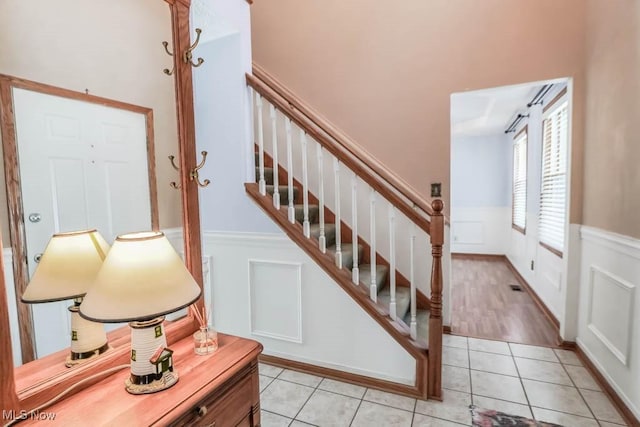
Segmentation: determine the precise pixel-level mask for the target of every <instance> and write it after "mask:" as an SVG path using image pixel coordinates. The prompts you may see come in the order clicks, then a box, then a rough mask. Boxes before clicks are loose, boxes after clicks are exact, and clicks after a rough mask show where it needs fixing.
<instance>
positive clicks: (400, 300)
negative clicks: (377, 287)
mask: <svg viewBox="0 0 640 427" xmlns="http://www.w3.org/2000/svg"><path fill="white" fill-rule="evenodd" d="M378 301H379V302H381V303H382V304H384V305H385V306H386V307H389V304H390V303H391V290H390V289H388V288H385V289H384V290H382V291H381V292H380V293H379V294H378ZM410 305H411V289H409V288H405V287H397V288H396V316H397V318H398V319H403V318H404V316H405V315H406V314H407V312H408V311H409V306H410Z"/></svg>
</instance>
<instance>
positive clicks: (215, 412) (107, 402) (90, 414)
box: [18, 334, 262, 427]
mask: <svg viewBox="0 0 640 427" xmlns="http://www.w3.org/2000/svg"><path fill="white" fill-rule="evenodd" d="M218 340H219V348H218V351H216V352H215V353H214V354H212V355H209V356H197V355H196V354H195V353H194V351H193V338H192V337H191V336H189V337H187V338H185V339H182V340H180V341H178V342H177V343H175V344H173V345H171V346H170V347H171V349H172V350H174V353H173V357H174V367H175V369H176V371H177V372H178V375H179V376H180V378H179V380H178V383H177V384H176V385H174V386H173V387H171V388H170V389H168V390H164V391H161V392H159V393H154V394H145V395H140V396H134V395H131V394H129V393H127V392H126V391H125V389H124V381H125V379H126V378H127V377H128V375H129V370H128V369H123V370H121V371H119V372H116V373H115V374H111V375H109V376H108V377H106V378H105V379H103V380H101V381H99V382H97V383H96V384H94V385H92V386H90V387H88V388H86V389H84V390H82V391H81V392H79V393H77V394H75V395H73V396H71V397H69V398H67V399H63V400H61V401H60V402H57V403H56V404H54V405H52V406H49V407H48V408H46V409H43V410H42V411H41V412H40V413H39V414H34V416H33V417H31V418H27V419H26V420H25V421H22V422H20V423H19V424H18V426H27V425H36V424H38V425H43V424H44V425H48V426H49V425H50V426H57V425H59V426H87V425H90V426H92V427H98V426H135V427H138V426H139V427H143V426H212V427H213V426H215V427H227V426H230V427H235V426H243V427H244V426H259V425H260V385H259V380H258V355H259V354H260V353H261V352H262V345H261V344H259V343H258V342H256V341H252V340H247V339H243V338H239V337H234V336H230V335H224V334H218ZM35 418H39V420H36V419H35ZM46 418H53V420H47V421H44V420H45V419H46Z"/></svg>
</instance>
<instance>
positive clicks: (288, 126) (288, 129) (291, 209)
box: [284, 117, 296, 224]
mask: <svg viewBox="0 0 640 427" xmlns="http://www.w3.org/2000/svg"><path fill="white" fill-rule="evenodd" d="M284 127H285V131H286V134H287V171H288V172H287V190H288V193H289V222H290V223H291V224H295V222H296V208H295V207H294V205H293V150H292V148H291V119H290V118H289V117H285V121H284Z"/></svg>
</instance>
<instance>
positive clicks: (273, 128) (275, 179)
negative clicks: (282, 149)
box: [269, 104, 280, 209]
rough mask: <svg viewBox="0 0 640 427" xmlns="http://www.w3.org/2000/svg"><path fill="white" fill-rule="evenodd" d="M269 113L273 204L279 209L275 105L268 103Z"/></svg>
mask: <svg viewBox="0 0 640 427" xmlns="http://www.w3.org/2000/svg"><path fill="white" fill-rule="evenodd" d="M269 115H270V117H271V142H272V143H273V153H271V156H272V158H273V206H274V207H275V208H276V209H280V192H279V191H278V190H279V189H278V129H277V127H276V125H277V123H276V107H274V106H273V104H270V105H269Z"/></svg>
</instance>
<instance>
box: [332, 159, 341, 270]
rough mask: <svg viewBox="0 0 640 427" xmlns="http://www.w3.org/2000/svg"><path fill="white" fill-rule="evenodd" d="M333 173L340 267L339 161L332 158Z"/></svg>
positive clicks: (337, 263) (337, 254)
mask: <svg viewBox="0 0 640 427" xmlns="http://www.w3.org/2000/svg"><path fill="white" fill-rule="evenodd" d="M333 175H334V180H335V205H336V206H335V210H336V267H338V268H342V237H341V236H340V161H338V158H337V157H334V158H333Z"/></svg>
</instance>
